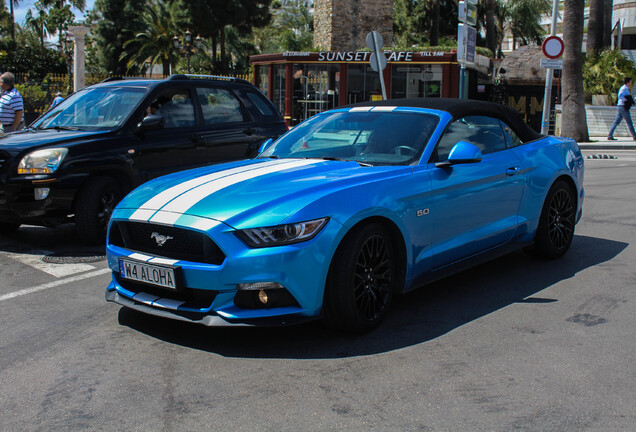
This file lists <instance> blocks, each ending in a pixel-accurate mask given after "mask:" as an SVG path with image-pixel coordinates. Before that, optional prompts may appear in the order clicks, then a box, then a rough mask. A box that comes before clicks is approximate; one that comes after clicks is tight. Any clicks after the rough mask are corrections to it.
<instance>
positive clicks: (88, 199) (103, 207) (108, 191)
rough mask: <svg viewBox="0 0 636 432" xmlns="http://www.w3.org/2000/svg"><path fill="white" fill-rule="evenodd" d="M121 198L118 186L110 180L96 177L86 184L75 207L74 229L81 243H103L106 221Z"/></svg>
mask: <svg viewBox="0 0 636 432" xmlns="http://www.w3.org/2000/svg"><path fill="white" fill-rule="evenodd" d="M121 198H122V196H121V190H120V189H119V185H118V184H117V182H116V181H115V180H113V179H111V178H108V177H97V178H94V179H91V180H89V181H88V183H86V185H85V186H84V187H83V188H82V190H81V192H80V194H79V197H78V199H77V202H76V205H75V227H76V229H77V233H78V235H79V237H80V238H81V239H82V240H83V241H85V242H87V243H90V244H97V243H104V241H105V240H106V229H107V227H108V221H109V220H110V216H111V214H112V213H113V210H114V209H115V206H116V205H117V203H118V202H119V201H120V200H121Z"/></svg>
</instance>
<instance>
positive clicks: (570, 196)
mask: <svg viewBox="0 0 636 432" xmlns="http://www.w3.org/2000/svg"><path fill="white" fill-rule="evenodd" d="M575 224H576V196H575V193H574V191H573V190H572V188H571V187H570V185H569V184H568V183H566V182H565V181H563V180H558V181H557V182H556V183H554V185H552V187H551V188H550V191H549V192H548V196H547V197H546V200H545V203H544V204H543V209H542V210H541V217H540V218H539V227H538V228H537V234H536V236H535V242H534V245H533V246H532V247H531V248H530V249H529V251H530V253H531V254H533V255H536V256H539V257H541V258H547V259H555V258H559V257H561V256H563V255H564V254H565V253H566V252H567V251H568V249H569V248H570V245H571V244H572V239H573V238H574V225H575Z"/></svg>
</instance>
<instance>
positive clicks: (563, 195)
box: [548, 189, 575, 250]
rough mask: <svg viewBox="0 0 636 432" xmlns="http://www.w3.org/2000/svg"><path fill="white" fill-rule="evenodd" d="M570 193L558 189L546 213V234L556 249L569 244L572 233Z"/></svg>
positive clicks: (572, 211) (572, 208) (572, 209)
mask: <svg viewBox="0 0 636 432" xmlns="http://www.w3.org/2000/svg"><path fill="white" fill-rule="evenodd" d="M570 195H571V193H568V191H566V190H564V189H559V190H558V191H557V193H556V194H555V195H554V196H553V197H552V202H551V203H550V211H549V214H548V235H549V237H550V242H551V243H552V245H554V247H555V248H556V249H559V250H561V249H564V248H567V247H568V246H569V245H570V242H571V241H572V237H573V235H574V211H575V210H574V203H573V202H572V197H571V196H570Z"/></svg>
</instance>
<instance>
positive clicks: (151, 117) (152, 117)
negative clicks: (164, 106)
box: [137, 114, 166, 132]
mask: <svg viewBox="0 0 636 432" xmlns="http://www.w3.org/2000/svg"><path fill="white" fill-rule="evenodd" d="M165 126H166V119H165V118H164V117H163V116H160V115H157V114H148V115H147V116H146V117H144V119H143V120H142V121H141V122H140V123H139V124H138V125H137V130H138V131H139V132H143V131H148V130H153V129H161V128H163V127H165Z"/></svg>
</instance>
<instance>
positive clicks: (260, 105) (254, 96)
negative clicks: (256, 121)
mask: <svg viewBox="0 0 636 432" xmlns="http://www.w3.org/2000/svg"><path fill="white" fill-rule="evenodd" d="M243 95H244V96H243V98H244V99H245V98H246V97H247V99H248V100H249V101H250V102H251V103H252V109H251V112H252V113H254V114H257V115H258V117H260V118H263V119H265V120H270V121H275V120H280V114H279V113H278V112H276V111H275V110H274V107H273V106H272V104H271V103H270V102H269V101H268V100H267V99H266V98H265V96H263V95H262V94H261V93H259V92H258V91H250V90H243Z"/></svg>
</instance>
